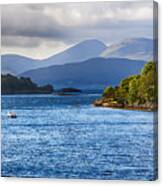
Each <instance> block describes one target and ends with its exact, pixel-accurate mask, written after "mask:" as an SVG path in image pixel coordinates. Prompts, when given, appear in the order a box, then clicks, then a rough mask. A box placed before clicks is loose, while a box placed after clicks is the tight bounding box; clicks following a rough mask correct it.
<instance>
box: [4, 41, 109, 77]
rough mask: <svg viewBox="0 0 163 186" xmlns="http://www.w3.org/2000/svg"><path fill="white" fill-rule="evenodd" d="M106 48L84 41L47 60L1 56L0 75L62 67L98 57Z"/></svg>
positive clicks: (102, 45)
mask: <svg viewBox="0 0 163 186" xmlns="http://www.w3.org/2000/svg"><path fill="white" fill-rule="evenodd" d="M106 48H107V46H105V45H104V44H103V43H102V42H100V41H98V40H86V41H83V42H81V43H79V44H77V45H75V46H73V47H70V48H69V49H67V50H65V51H63V52H61V53H59V54H56V55H53V56H51V57H49V58H47V59H43V60H34V59H30V58H27V57H24V56H20V55H10V54H8V55H2V58H1V62H2V73H3V74H6V73H11V74H15V75H18V74H20V73H22V72H25V71H27V70H30V69H37V68H42V67H48V66H52V65H62V64H67V63H75V62H76V61H84V60H87V59H90V58H94V57H98V56H99V55H100V54H101V53H102V52H103V51H104V50H105V49H106Z"/></svg>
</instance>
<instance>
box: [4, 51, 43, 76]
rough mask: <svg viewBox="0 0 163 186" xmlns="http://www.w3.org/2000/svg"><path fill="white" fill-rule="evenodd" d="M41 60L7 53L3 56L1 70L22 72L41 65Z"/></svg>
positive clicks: (14, 72)
mask: <svg viewBox="0 0 163 186" xmlns="http://www.w3.org/2000/svg"><path fill="white" fill-rule="evenodd" d="M40 63H41V62H40V61H39V60H34V59H31V58H28V57H24V56H20V55H14V54H7V55H2V56H1V72H2V74H7V73H10V74H13V75H16V74H20V73H23V72H25V71H27V70H29V69H34V68H37V67H39V64H40Z"/></svg>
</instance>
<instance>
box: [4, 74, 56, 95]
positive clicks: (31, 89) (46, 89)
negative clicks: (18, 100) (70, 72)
mask: <svg viewBox="0 0 163 186" xmlns="http://www.w3.org/2000/svg"><path fill="white" fill-rule="evenodd" d="M1 92H2V94H49V93H52V92H53V87H52V86H51V85H46V86H41V87H40V86H37V84H35V83H33V82H32V81H31V79H30V78H24V77H20V78H18V77H16V76H13V75H10V74H7V75H1Z"/></svg>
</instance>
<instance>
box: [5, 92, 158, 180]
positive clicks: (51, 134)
mask: <svg viewBox="0 0 163 186" xmlns="http://www.w3.org/2000/svg"><path fill="white" fill-rule="evenodd" d="M99 96H100V95H97V94H96V95H95V94H88V95H86V94H85V95H84V94H83V95H78V96H56V95H14V96H2V134H3V135H2V176H14V177H15V176H16V177H52V178H85V179H132V180H133V179H134V180H135V179H139V180H153V179H155V177H156V175H155V168H154V140H153V135H154V134H153V127H154V126H153V113H152V112H143V111H129V110H120V109H111V108H99V107H94V106H93V105H92V102H93V100H95V99H96V98H98V97H99ZM8 111H14V112H16V114H17V116H18V117H17V118H16V119H11V118H7V116H6V115H7V113H8Z"/></svg>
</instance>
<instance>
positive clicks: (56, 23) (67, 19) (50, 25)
mask: <svg viewBox="0 0 163 186" xmlns="http://www.w3.org/2000/svg"><path fill="white" fill-rule="evenodd" d="M1 11H2V13H1V25H2V29H1V30H2V48H3V49H4V50H5V51H6V50H7V49H9V50H10V51H11V52H12V50H13V51H18V50H19V51H20V48H24V49H21V51H22V50H23V51H26V52H25V53H26V54H27V53H29V52H28V50H29V49H30V48H31V47H33V48H34V47H35V49H38V50H39V49H40V50H43V49H44V50H45V51H44V52H42V53H45V52H46V51H47V53H48V51H52V52H53V53H56V52H57V51H59V50H60V49H61V48H62V47H68V46H71V45H73V44H75V43H78V42H80V41H82V40H84V39H91V38H96V39H99V40H101V41H103V42H105V43H107V44H109V43H112V42H114V41H117V40H122V39H124V38H126V37H130V36H131V37H139V36H141V37H146V36H147V37H152V34H153V32H152V29H153V25H152V24H153V22H152V16H153V13H152V11H153V3H152V1H151V2H148V1H144V2H94V3H91V2H89V3H54V4H24V5H3V6H2V8H1ZM52 43H54V44H52ZM56 44H57V45H58V46H62V47H56ZM52 45H53V46H54V48H53V49H51V48H50V47H51V46H52ZM16 48H17V49H16ZM57 48H60V49H59V50H58V49H57ZM49 49H50V50H49ZM63 49H64V48H63ZM10 51H9V52H10ZM19 51H18V52H19ZM44 55H45V54H44ZM33 56H35V53H33ZM40 57H41V52H40ZM42 57H44V56H42Z"/></svg>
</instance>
